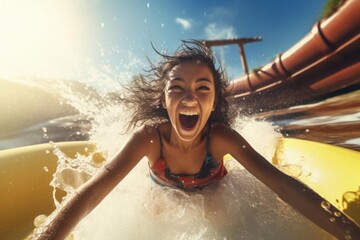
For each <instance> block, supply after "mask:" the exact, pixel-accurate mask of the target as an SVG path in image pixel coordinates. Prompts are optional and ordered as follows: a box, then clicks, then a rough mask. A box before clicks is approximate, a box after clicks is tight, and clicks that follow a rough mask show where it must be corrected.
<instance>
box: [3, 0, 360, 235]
mask: <svg viewBox="0 0 360 240" xmlns="http://www.w3.org/2000/svg"><path fill="white" fill-rule="evenodd" d="M359 12H360V1H358V0H348V1H346V2H345V3H344V4H343V6H341V7H340V9H338V10H337V12H335V13H334V14H333V15H332V16H331V17H329V18H328V19H325V20H323V21H321V22H318V23H316V24H315V25H314V27H313V29H312V31H311V32H310V33H309V34H308V35H306V36H305V37H304V38H303V39H302V40H300V41H299V42H298V43H297V44H295V45H294V46H293V47H292V48H290V49H289V50H288V51H286V52H284V53H283V54H280V55H279V56H277V58H276V59H275V60H274V61H273V62H270V63H269V64H267V65H265V66H264V67H262V68H261V69H258V70H256V71H254V72H251V73H249V74H247V75H246V76H244V77H241V78H238V79H235V80H234V81H233V83H232V85H231V86H230V90H231V97H230V98H231V99H232V101H233V102H235V103H236V104H241V105H246V106H247V107H249V109H252V110H253V111H257V110H259V109H260V108H262V109H264V110H266V108H267V109H269V110H270V109H275V108H280V107H286V106H290V105H293V104H297V103H299V102H303V101H307V100H311V99H314V98H318V97H321V96H324V95H326V94H330V93H332V92H336V91H339V90H341V89H345V88H348V87H353V86H355V85H358V84H359V83H360V64H359V62H360V61H359V60H360V37H359V36H360V35H359V31H360V14H358V13H359ZM269 99H271V101H269ZM266 103H270V104H266ZM55 146H56V147H55ZM55 148H59V149H61V151H63V152H64V153H65V154H67V155H68V156H69V157H70V158H76V157H75V156H76V154H77V153H80V154H83V155H90V156H91V158H92V159H93V161H94V162H95V163H99V162H102V161H103V157H102V155H101V153H99V152H97V150H96V146H95V145H94V144H91V143H89V142H76V141H75V142H65V143H56V144H55V145H54V144H40V145H32V146H27V147H21V148H14V149H8V150H3V151H0V188H1V189H2V191H3V193H4V194H3V196H6V197H2V198H0V209H1V217H0V238H4V237H6V239H21V238H24V237H26V235H27V234H29V233H30V232H31V230H32V229H33V227H34V224H33V221H34V218H35V217H36V216H38V215H39V214H45V215H48V214H49V213H51V212H52V211H53V210H54V209H55V205H54V202H53V196H52V188H51V187H50V186H49V183H50V181H51V180H52V179H53V176H52V174H53V173H54V171H55V169H56V164H57V160H58V156H57V155H56V154H54V149H55ZM94 153H95V154H94ZM359 159H360V153H359V152H357V151H352V150H348V149H344V148H340V147H336V146H331V145H327V144H321V143H316V142H311V141H305V140H299V139H290V138H284V139H283V140H282V141H281V142H280V143H279V145H278V147H277V149H276V151H275V154H274V157H273V159H272V162H273V163H274V164H276V165H279V166H280V167H279V168H280V169H281V170H282V171H284V172H286V173H287V174H289V175H292V176H294V177H297V178H298V179H299V180H301V181H302V182H304V183H305V184H307V185H308V186H310V187H311V188H313V189H314V190H315V191H317V192H318V193H319V194H320V195H321V196H323V197H324V198H325V199H326V200H327V201H329V202H330V203H332V204H334V205H335V206H336V207H338V209H339V210H341V211H343V212H344V213H346V214H348V215H349V216H350V217H352V218H353V219H354V220H356V221H357V222H360V191H359V184H360V175H359V174H358V173H359V169H360V162H359ZM88 177H89V176H87V175H83V176H81V177H80V178H77V179H71V181H75V182H76V184H81V183H82V182H83V181H85V180H86V179H88ZM57 197H61V196H57ZM325 205H326V204H325ZM334 217H336V216H334Z"/></svg>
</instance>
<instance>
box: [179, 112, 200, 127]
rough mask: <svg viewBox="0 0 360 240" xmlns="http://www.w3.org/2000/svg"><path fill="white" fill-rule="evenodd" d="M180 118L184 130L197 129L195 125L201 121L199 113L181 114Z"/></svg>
mask: <svg viewBox="0 0 360 240" xmlns="http://www.w3.org/2000/svg"><path fill="white" fill-rule="evenodd" d="M179 118H180V123H181V125H182V126H183V127H184V128H187V129H192V128H194V127H195V125H196V123H197V121H198V119H199V113H197V112H181V113H180V117H179Z"/></svg>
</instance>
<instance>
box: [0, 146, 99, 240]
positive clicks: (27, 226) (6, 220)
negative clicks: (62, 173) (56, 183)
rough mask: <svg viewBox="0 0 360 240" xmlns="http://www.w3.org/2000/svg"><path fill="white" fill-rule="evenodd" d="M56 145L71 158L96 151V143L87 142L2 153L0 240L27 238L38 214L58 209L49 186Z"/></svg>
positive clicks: (54, 166) (55, 159) (34, 147)
mask: <svg viewBox="0 0 360 240" xmlns="http://www.w3.org/2000/svg"><path fill="white" fill-rule="evenodd" d="M54 146H56V147H58V148H59V149H60V150H61V151H62V152H64V153H65V154H66V155H67V156H68V157H69V158H75V156H76V154H77V153H79V154H81V155H84V156H88V155H90V154H91V153H93V152H95V151H96V146H95V145H94V144H91V143H90V142H85V141H84V142H62V143H56V144H39V145H33V146H27V147H20V148H14V149H8V150H2V151H0V190H1V197H0V210H1V213H0V239H22V238H25V237H26V236H27V235H28V234H29V233H30V232H31V231H32V230H33V228H34V223H33V222H34V219H35V218H36V217H37V216H38V215H41V214H45V215H49V214H50V213H51V212H52V211H53V210H54V209H55V204H54V201H53V197H52V192H53V188H52V187H50V185H49V184H50V182H51V180H52V178H53V174H54V172H55V170H56V166H57V161H58V157H57V156H56V155H55V154H54V153H53V151H54ZM94 156H95V157H96V156H99V155H94Z"/></svg>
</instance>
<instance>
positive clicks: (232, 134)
mask: <svg viewBox="0 0 360 240" xmlns="http://www.w3.org/2000/svg"><path fill="white" fill-rule="evenodd" d="M214 130H215V131H214V132H216V133H217V134H213V136H214V135H215V136H218V137H216V138H217V142H218V143H217V144H218V147H220V145H221V148H222V149H224V150H223V151H224V153H223V154H225V153H230V154H231V155H232V156H233V157H234V158H235V159H236V160H237V161H238V162H239V163H240V164H242V165H243V166H244V167H245V168H246V169H247V170H248V171H249V172H250V173H252V174H253V175H254V176H255V177H256V178H258V179H259V180H260V181H262V182H263V183H264V184H265V185H267V186H268V187H269V188H270V189H272V190H273V191H274V192H275V193H276V194H277V195H278V196H279V197H280V198H281V199H282V200H284V201H285V202H287V203H288V204H290V205H291V206H292V207H294V208H295V209H296V210H298V211H299V212H300V213H301V214H302V215H304V216H305V217H307V218H308V219H310V220H311V221H313V222H314V223H316V224H317V225H318V226H320V227H321V228H323V229H324V230H326V231H327V232H329V233H330V234H332V235H333V236H335V237H337V238H339V239H360V227H359V225H358V224H356V223H355V222H354V221H353V220H351V219H350V218H348V217H347V216H346V215H344V214H342V213H341V215H340V216H338V214H337V216H336V217H335V218H334V219H335V221H330V218H332V217H334V214H335V212H339V210H337V209H336V208H335V207H334V206H332V205H331V204H330V203H328V202H325V201H326V200H325V199H324V198H322V197H321V196H320V195H318V194H317V193H316V192H314V191H313V190H312V189H310V188H309V187H307V186H306V185H304V184H302V183H301V182H300V181H298V180H296V179H294V178H292V177H290V176H288V175H286V174H284V173H283V172H281V171H280V170H278V169H277V168H276V167H274V166H273V165H272V164H271V163H269V162H268V161H267V160H266V159H265V158H263V157H262V156H261V155H260V154H259V153H257V152H256V151H255V150H254V149H253V148H252V147H251V146H250V145H249V144H248V143H247V141H246V140H245V139H244V138H242V137H241V136H240V134H238V133H237V132H236V131H235V130H233V129H230V128H228V127H226V126H223V125H219V126H216V127H215V129H214ZM243 146H245V147H243ZM322 203H326V205H327V206H328V208H327V209H324V208H323V207H322Z"/></svg>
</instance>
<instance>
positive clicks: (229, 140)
mask: <svg viewBox="0 0 360 240" xmlns="http://www.w3.org/2000/svg"><path fill="white" fill-rule="evenodd" d="M210 131H211V132H210V150H211V153H212V155H213V156H214V157H215V158H216V159H222V157H223V156H225V155H226V154H228V153H230V154H231V153H232V152H233V151H234V149H235V148H237V146H239V145H241V144H245V140H244V139H243V138H242V137H241V135H240V134H239V133H238V132H237V131H236V130H234V129H233V128H231V127H229V126H226V125H225V124H222V123H213V124H212V126H211V130H210Z"/></svg>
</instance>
